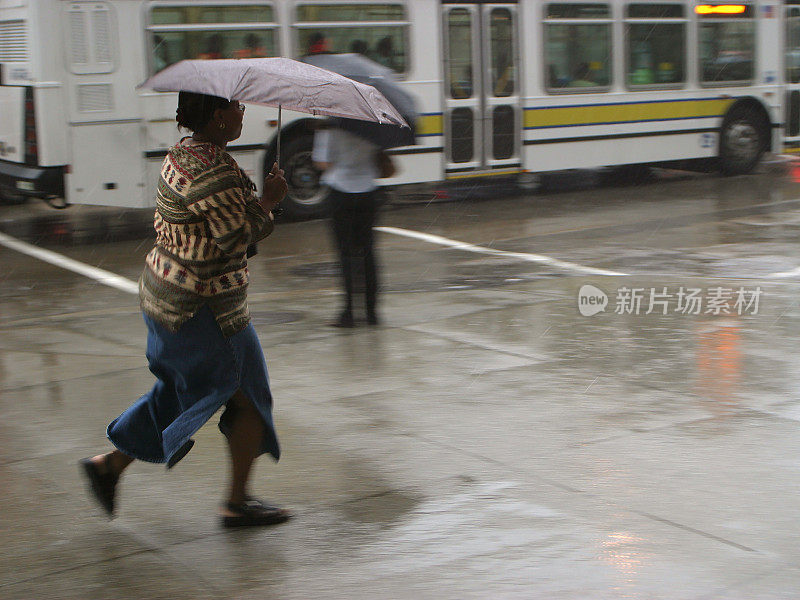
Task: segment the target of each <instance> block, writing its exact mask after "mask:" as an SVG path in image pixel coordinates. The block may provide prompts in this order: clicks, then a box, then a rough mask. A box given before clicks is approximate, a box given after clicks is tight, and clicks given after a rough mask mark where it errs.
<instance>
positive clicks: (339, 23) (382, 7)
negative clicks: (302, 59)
mask: <svg viewBox="0 0 800 600" xmlns="http://www.w3.org/2000/svg"><path fill="white" fill-rule="evenodd" d="M296 14H297V20H296V22H295V24H294V25H295V27H296V31H297V33H296V36H295V42H296V47H295V55H296V56H305V55H307V54H318V53H320V52H334V53H339V52H352V51H354V50H357V51H358V52H359V53H360V54H363V55H364V56H367V57H368V58H371V59H372V60H374V61H376V62H379V63H381V64H382V65H384V66H386V67H389V68H390V69H392V70H393V71H396V72H397V73H405V72H406V71H407V70H408V44H407V39H408V32H407V30H408V21H407V20H406V16H405V9H404V8H403V5H402V4H378V3H374V4H336V5H332V4H322V3H319V4H316V3H315V4H310V3H309V4H305V3H304V4H301V5H300V6H298V7H297V13H296Z"/></svg>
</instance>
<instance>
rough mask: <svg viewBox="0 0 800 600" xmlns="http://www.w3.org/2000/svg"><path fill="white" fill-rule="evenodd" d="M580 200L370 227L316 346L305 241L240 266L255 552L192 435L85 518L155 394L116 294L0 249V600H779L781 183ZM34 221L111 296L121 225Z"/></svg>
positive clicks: (138, 325)
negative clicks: (93, 463) (265, 375)
mask: <svg viewBox="0 0 800 600" xmlns="http://www.w3.org/2000/svg"><path fill="white" fill-rule="evenodd" d="M575 179H576V178H575V177H571V178H570V179H569V180H570V181H571V182H572V184H571V186H562V188H561V189H555V190H547V189H546V190H544V191H542V192H539V193H536V194H528V195H525V194H517V195H514V196H513V197H506V198H500V199H491V198H489V197H487V196H490V195H491V194H486V193H480V192H481V191H480V190H478V189H477V188H476V189H475V193H474V195H472V196H470V193H469V189H467V191H466V193H465V194H464V196H466V197H464V198H460V200H459V201H458V202H430V203H429V202H426V201H424V198H423V200H422V201H418V202H414V203H396V204H393V205H391V206H389V207H387V210H386V211H385V212H384V213H383V215H382V222H381V225H382V226H384V227H392V228H397V229H398V230H402V231H403V232H406V233H402V232H399V231H398V232H394V233H390V232H389V231H390V230H388V229H387V230H383V231H381V232H379V233H378V234H377V239H378V244H379V250H380V259H381V263H382V265H383V288H384V290H385V293H384V294H383V296H382V298H383V304H382V317H383V321H384V324H383V325H382V326H381V327H378V328H368V327H366V326H359V327H357V328H356V329H354V330H352V331H342V330H337V329H332V328H329V327H327V326H326V323H327V322H328V321H329V320H330V319H331V317H332V316H333V315H334V314H335V313H336V309H337V298H338V288H337V280H336V269H335V256H334V254H333V252H332V248H331V244H330V239H329V235H328V231H327V225H326V223H325V222H303V223H286V224H283V225H282V226H280V227H279V228H278V229H277V230H276V232H275V234H274V235H273V236H272V237H271V238H269V239H268V240H267V241H266V242H265V243H263V244H261V247H260V253H259V254H258V255H257V256H256V257H255V258H254V259H252V261H251V271H252V281H253V283H252V286H251V300H250V304H251V310H252V313H253V317H254V324H255V327H256V330H257V332H258V334H259V337H260V339H261V342H262V345H263V346H264V350H265V353H266V356H267V361H268V364H269V368H270V376H271V382H272V387H273V392H274V395H275V402H276V406H275V419H276V424H277V427H278V432H279V435H280V438H281V442H282V446H283V452H284V456H283V458H282V459H281V461H280V463H278V464H277V465H276V464H274V463H272V462H271V461H269V460H268V459H264V460H262V461H260V462H259V464H258V466H257V470H256V473H255V476H254V484H255V485H254V487H255V490H256V491H257V493H258V495H259V496H262V497H265V498H269V499H270V500H274V501H276V502H278V503H280V504H283V505H286V506H288V507H291V508H292V509H293V510H294V511H295V512H296V514H297V516H296V518H295V519H294V520H293V521H291V522H289V523H288V524H285V525H282V526H279V527H275V528H269V529H265V530H260V531H224V530H222V529H221V528H220V527H219V526H218V523H217V521H216V518H215V512H216V506H217V504H218V503H219V501H220V499H221V490H222V486H223V484H224V482H225V478H226V476H227V472H226V469H227V464H226V454H225V449H224V445H223V440H222V439H221V436H220V435H219V433H218V431H217V430H216V426H215V423H214V421H213V420H212V422H210V423H209V424H208V425H206V426H205V427H204V428H203V429H202V430H201V431H200V432H199V433H198V434H197V436H196V438H195V439H196V442H197V443H196V445H195V447H194V449H193V450H192V452H191V453H190V454H189V456H188V457H187V458H186V459H185V460H184V461H182V462H181V463H180V464H179V465H178V466H177V467H176V468H175V469H173V470H172V471H169V472H167V471H166V470H165V469H163V468H162V467H159V466H155V465H148V464H140V463H135V464H134V465H133V466H132V467H131V468H130V469H129V471H128V472H127V474H126V476H125V478H124V480H123V481H122V483H121V488H120V496H119V516H118V517H117V518H116V519H115V520H113V521H108V520H106V519H105V518H104V517H103V516H102V515H101V514H100V512H99V510H97V509H95V508H94V507H93V506H92V505H91V504H90V502H89V500H88V499H87V497H86V494H85V490H84V484H83V481H81V480H80V478H79V475H78V470H77V466H76V461H77V460H78V459H79V458H81V457H83V456H86V455H89V454H92V453H95V452H98V451H101V450H103V449H105V448H107V443H106V442H105V441H104V433H103V432H104V428H105V425H106V424H107V423H108V422H109V421H110V420H111V419H113V418H114V417H116V416H117V415H118V414H119V412H121V411H122V410H123V409H124V408H125V407H126V406H127V405H128V404H129V403H130V402H131V401H133V400H134V399H135V398H136V397H137V396H138V395H139V394H140V393H142V392H144V391H145V390H146V389H147V388H148V387H149V386H150V385H151V384H152V381H153V379H152V375H150V373H149V371H148V370H147V367H146V361H145V358H144V342H145V331H144V327H143V324H142V321H141V317H140V316H139V313H138V306H137V301H136V297H135V296H134V295H132V294H126V293H125V292H122V291H119V290H117V289H113V288H110V287H107V286H105V285H102V284H100V283H98V282H97V281H94V280H92V279H89V278H87V277H84V276H82V275H78V274H76V273H73V272H70V271H66V270H64V269H62V268H59V267H57V266H54V265H51V264H48V263H45V262H42V261H40V260H37V259H35V258H32V257H30V256H27V255H25V254H22V253H20V252H16V251H12V250H10V249H7V248H6V247H3V246H0V264H2V271H0V482H2V488H3V493H2V494H0V515H2V518H0V541H2V550H0V598H3V599H4V600H6V599H8V600H11V599H26V600H27V599H32V598H36V599H43V598H54V599H55V598H58V599H76V600H77V599H82V600H83V599H95V598H96V599H107V598H125V599H127V598H131V599H139V598H164V599H167V598H169V599H176V600H177V599H184V598H186V599H189V598H191V599H201V598H237V599H263V598H281V599H309V598H327V599H339V598H358V599H361V598H364V599H371V598H398V599H406V598H408V599H411V598H413V599H418V598H430V599H433V598H436V599H462V598H475V599H478V598H480V599H485V598H512V599H515V598H520V599H528V598H543V599H589V598H590V599H622V598H625V599H627V598H631V599H634V598H637V599H648V600H651V599H662V598H663V599H677V598H680V599H683V598H686V599H717V598H724V599H748V600H749V599H752V598H758V599H771V598H787V599H788V598H795V597H797V595H798V593H797V590H798V588H800V567H798V563H799V562H800V561H798V559H800V550H798V544H797V540H798V529H799V528H800V526H798V522H800V503H798V501H797V498H798V492H800V460H798V457H800V394H798V392H797V390H798V384H800V376H798V368H797V366H798V359H797V352H796V341H797V339H798V334H800V308H798V306H797V299H796V298H797V294H798V291H800V271H798V267H800V241H799V240H798V233H800V183H797V182H796V181H795V180H794V178H793V173H792V170H791V169H789V170H788V171H787V172H783V171H774V170H772V171H769V172H765V173H762V174H760V175H754V176H746V177H737V178H729V179H723V178H718V177H714V176H707V175H703V176H698V175H685V174H676V173H662V174H661V176H660V177H659V178H657V179H656V180H655V181H650V182H647V183H644V184H641V185H624V184H618V185H606V186H601V185H595V183H596V182H594V181H588V182H586V183H585V185H583V184H580V183H575ZM590 179H591V178H590ZM564 188H569V189H564ZM49 210H51V209H47V211H49ZM47 211H45V210H44V209H43V208H42V207H39V206H26V207H0V231H3V232H5V233H6V234H10V235H14V236H16V237H18V238H20V239H24V240H26V241H28V242H31V243H34V244H36V245H38V246H42V247H46V248H49V249H50V250H54V251H56V252H58V253H61V254H63V255H65V256H67V257H70V258H72V259H75V260H78V261H81V262H83V263H87V264H89V265H92V266H96V267H100V268H103V269H106V270H108V271H111V272H113V273H116V274H118V275H121V276H123V277H125V278H128V279H131V280H135V279H136V278H137V276H138V273H139V272H140V270H141V266H142V259H143V257H144V255H145V254H146V253H147V251H148V250H149V249H150V245H151V238H150V236H149V234H148V233H147V229H146V226H145V225H146V223H147V221H148V219H149V217H148V216H147V212H148V211H128V212H124V213H120V212H119V211H112V210H107V209H89V208H78V207H73V208H70V209H68V210H67V211H62V212H60V213H57V214H58V215H59V216H58V218H57V219H56V217H54V216H52V215H54V214H56V213H51V212H47ZM142 223H144V224H145V225H142ZM126 224H127V227H126ZM103 231H105V233H103ZM408 232H413V233H416V234H425V235H428V236H438V237H437V238H432V237H429V238H427V241H426V240H425V239H420V238H419V237H416V238H414V237H408V235H410V234H408ZM440 238H445V239H447V240H451V241H457V242H463V243H465V244H470V245H471V246H470V247H469V248H466V247H461V248H460V249H459V248H452V247H446V246H443V245H442V244H441V243H435V242H434V239H440ZM600 270H602V271H613V272H617V273H620V275H615V276H608V275H601V274H598V273H599V271H600ZM584 286H593V288H594V289H596V290H597V291H594V289H593V288H585V287H584ZM582 288H583V291H584V294H583V297H588V295H591V296H593V297H597V298H600V299H602V296H603V295H605V296H606V304H605V310H602V311H600V312H598V313H597V314H594V315H591V316H584V315H583V314H581V311H580V310H579V307H580V306H581V305H580V304H579V294H580V293H581V290H582ZM587 290H588V291H587ZM637 290H638V291H637ZM691 290H697V292H695V296H694V297H695V298H700V300H701V301H702V304H701V305H700V306H699V307H698V306H697V305H694V306H693V305H692V304H691V303H690V302H689V301H688V300H687V298H688V294H689V293H690V292H691ZM718 290H721V291H718ZM757 290H758V292H757ZM637 297H638V298H639V302H640V303H639V304H638V305H637V304H635V302H634V301H633V300H634V299H635V298H637ZM756 297H757V301H758V304H757V306H755V305H754V302H755V300H754V298H756ZM599 301H600V300H599ZM591 306H596V305H594V304H593V305H591ZM591 306H590V304H589V303H588V301H587V302H586V303H585V304H583V308H584V312H588V309H589V308H590V307H591ZM682 309H683V310H682ZM695 309H697V310H696V311H695ZM648 312H649V314H646V313H648ZM694 312H697V313H698V314H692V313H694ZM716 313H718V314H716Z"/></svg>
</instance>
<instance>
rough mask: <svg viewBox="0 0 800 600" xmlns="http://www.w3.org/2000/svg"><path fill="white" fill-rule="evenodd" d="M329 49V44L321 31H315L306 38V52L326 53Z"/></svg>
mask: <svg viewBox="0 0 800 600" xmlns="http://www.w3.org/2000/svg"><path fill="white" fill-rule="evenodd" d="M330 51H331V44H330V42H329V41H328V38H326V37H325V36H324V35H323V34H322V33H321V32H319V31H317V32H315V33H314V34H313V35H312V36H311V37H310V38H309V40H308V54H309V55H314V54H327V53H329V52H330Z"/></svg>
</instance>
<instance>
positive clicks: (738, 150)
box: [725, 121, 760, 160]
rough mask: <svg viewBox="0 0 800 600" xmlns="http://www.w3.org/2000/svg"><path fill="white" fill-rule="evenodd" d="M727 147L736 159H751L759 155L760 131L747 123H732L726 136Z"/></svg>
mask: <svg viewBox="0 0 800 600" xmlns="http://www.w3.org/2000/svg"><path fill="white" fill-rule="evenodd" d="M725 137H726V140H725V141H726V146H727V148H728V151H729V152H730V154H731V155H732V156H733V157H734V158H739V159H744V160H747V159H750V158H752V157H753V156H755V155H756V154H758V145H759V143H760V142H759V139H758V131H756V128H755V127H753V125H752V124H750V123H748V122H746V121H739V122H737V123H731V125H730V127H729V128H728V131H727V134H726V136H725Z"/></svg>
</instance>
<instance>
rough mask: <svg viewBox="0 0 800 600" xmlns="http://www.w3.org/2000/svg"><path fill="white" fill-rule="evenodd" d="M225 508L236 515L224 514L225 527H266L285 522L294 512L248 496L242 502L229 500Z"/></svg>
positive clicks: (223, 522) (223, 523)
mask: <svg viewBox="0 0 800 600" xmlns="http://www.w3.org/2000/svg"><path fill="white" fill-rule="evenodd" d="M225 508H226V509H227V510H228V511H230V512H232V513H234V515H235V516H231V515H222V526H223V527H264V526H267V525H278V524H279V523H285V522H286V521H288V520H289V519H291V518H292V513H291V512H289V511H288V510H286V509H285V508H279V507H277V506H271V505H269V504H265V503H264V502H262V501H261V500H256V499H255V498H248V499H247V500H245V501H244V502H242V503H241V504H234V503H233V502H227V503H226V504H225Z"/></svg>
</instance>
